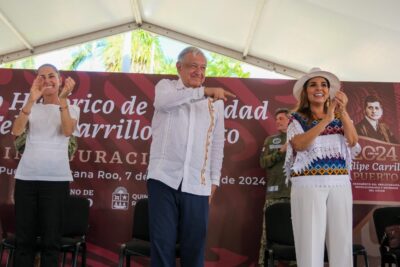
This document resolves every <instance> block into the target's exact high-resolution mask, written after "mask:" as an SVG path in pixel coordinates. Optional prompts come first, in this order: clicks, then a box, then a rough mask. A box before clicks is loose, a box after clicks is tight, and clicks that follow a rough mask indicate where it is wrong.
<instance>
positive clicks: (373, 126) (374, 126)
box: [365, 117, 378, 131]
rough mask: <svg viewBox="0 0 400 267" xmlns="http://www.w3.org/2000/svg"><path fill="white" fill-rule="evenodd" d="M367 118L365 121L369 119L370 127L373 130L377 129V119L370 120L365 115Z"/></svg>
mask: <svg viewBox="0 0 400 267" xmlns="http://www.w3.org/2000/svg"><path fill="white" fill-rule="evenodd" d="M365 118H366V119H367V121H369V123H370V124H371V126H372V128H374V129H375V131H376V130H377V129H378V121H375V120H371V119H370V118H368V117H365Z"/></svg>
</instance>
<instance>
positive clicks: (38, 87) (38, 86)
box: [29, 76, 44, 102]
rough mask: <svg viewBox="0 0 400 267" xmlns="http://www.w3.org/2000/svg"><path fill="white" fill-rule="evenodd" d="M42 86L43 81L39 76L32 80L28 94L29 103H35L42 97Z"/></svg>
mask: <svg viewBox="0 0 400 267" xmlns="http://www.w3.org/2000/svg"><path fill="white" fill-rule="evenodd" d="M43 84H44V79H43V77H41V76H37V77H36V78H35V80H33V83H32V86H31V90H30V94H29V100H30V102H36V101H37V100H38V99H39V98H40V97H42V95H43V91H44V88H43Z"/></svg>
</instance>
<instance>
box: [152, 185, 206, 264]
mask: <svg viewBox="0 0 400 267" xmlns="http://www.w3.org/2000/svg"><path fill="white" fill-rule="evenodd" d="M147 191H148V193H149V224H150V239H151V260H150V263H151V266H152V267H173V266H176V265H175V258H176V257H175V245H176V241H177V238H178V237H179V245H180V263H181V265H180V266H182V267H203V266H204V253H205V247H206V236H207V223H208V209H209V206H208V196H199V195H193V194H189V193H185V192H182V191H181V189H180V188H179V189H178V190H175V189H173V188H171V187H169V186H167V185H166V184H164V183H162V182H160V181H157V180H154V179H149V180H147Z"/></svg>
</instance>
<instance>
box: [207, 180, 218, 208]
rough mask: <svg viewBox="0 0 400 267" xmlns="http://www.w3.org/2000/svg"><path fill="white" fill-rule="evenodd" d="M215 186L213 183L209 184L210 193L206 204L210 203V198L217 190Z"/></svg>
mask: <svg viewBox="0 0 400 267" xmlns="http://www.w3.org/2000/svg"><path fill="white" fill-rule="evenodd" d="M217 187H218V186H216V185H215V184H213V185H211V195H210V196H209V197H208V204H211V200H212V198H213V196H214V193H215V190H217Z"/></svg>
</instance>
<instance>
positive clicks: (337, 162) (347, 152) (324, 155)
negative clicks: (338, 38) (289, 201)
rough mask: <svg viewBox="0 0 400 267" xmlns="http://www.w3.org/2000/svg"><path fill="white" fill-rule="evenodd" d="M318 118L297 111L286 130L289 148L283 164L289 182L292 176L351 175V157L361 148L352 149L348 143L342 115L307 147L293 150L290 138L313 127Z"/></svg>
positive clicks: (357, 146)
mask: <svg viewBox="0 0 400 267" xmlns="http://www.w3.org/2000/svg"><path fill="white" fill-rule="evenodd" d="M319 121H320V120H312V121H310V120H309V119H308V118H306V117H305V116H303V115H301V114H299V113H297V112H294V113H293V114H292V116H291V119H290V122H289V126H288V131H287V140H288V148H287V152H286V159H285V164H284V172H285V174H286V181H288V179H289V178H290V177H292V178H294V177H299V176H319V175H348V174H349V172H350V170H351V162H352V158H353V157H354V156H355V155H357V154H358V152H359V151H360V149H361V148H360V145H359V144H357V145H356V146H354V147H353V148H350V147H349V146H348V145H347V141H346V138H345V136H344V130H343V124H342V121H341V120H340V119H339V118H335V119H334V120H333V121H332V122H331V123H330V124H329V125H328V126H326V127H325V129H324V130H323V131H322V132H321V133H320V135H319V136H318V137H317V138H316V139H315V140H314V142H313V143H312V144H311V145H310V146H309V147H308V148H307V149H306V150H303V151H294V150H293V147H292V146H291V144H290V140H292V139H293V137H294V136H296V135H298V134H302V133H304V132H306V131H308V130H310V129H311V128H312V127H314V126H315V125H317V124H318V123H319Z"/></svg>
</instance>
